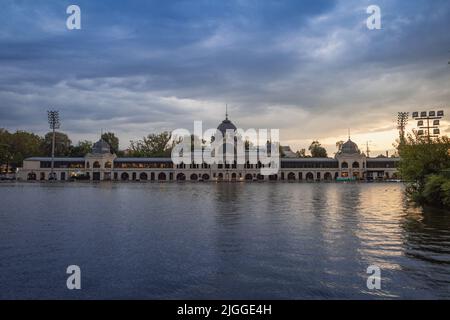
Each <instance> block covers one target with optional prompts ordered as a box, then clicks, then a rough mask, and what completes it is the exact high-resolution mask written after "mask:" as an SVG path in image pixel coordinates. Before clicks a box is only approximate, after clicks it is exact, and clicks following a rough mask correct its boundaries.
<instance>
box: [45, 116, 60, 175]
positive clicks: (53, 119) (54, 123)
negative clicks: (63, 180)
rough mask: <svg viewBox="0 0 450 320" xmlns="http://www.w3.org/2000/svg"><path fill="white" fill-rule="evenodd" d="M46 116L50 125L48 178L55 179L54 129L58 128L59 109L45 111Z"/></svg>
mask: <svg viewBox="0 0 450 320" xmlns="http://www.w3.org/2000/svg"><path fill="white" fill-rule="evenodd" d="M47 116H48V124H49V125H50V129H52V134H53V135H52V164H51V170H50V177H49V180H55V172H54V168H55V140H56V131H55V130H56V129H59V127H60V122H59V111H57V110H51V111H47Z"/></svg>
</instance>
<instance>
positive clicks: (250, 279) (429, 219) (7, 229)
mask: <svg viewBox="0 0 450 320" xmlns="http://www.w3.org/2000/svg"><path fill="white" fill-rule="evenodd" d="M403 192H404V190H403V185H402V184H384V183H380V184H376V183H373V184H334V183H330V184H326V183H313V184H307V183H303V184H302V183H292V184H291V183H242V184H241V183H230V184H228V183H219V184H217V183H204V184H203V183H162V184H158V183H99V184H89V183H43V184H40V183H1V184H0V194H1V207H0V298H2V299H13V298H69V299H72V298H73V299H79V298H87V299H96V298H102V299H104V298H106V299H109V298H126V299H135V298H149V299H166V298H169V299H177V298H181V299H185V298H198V299H213V298H214V299H215V298H219V299H247V298H252V299H265V298H270V299H329V298H330V299H374V298H413V299H415V298H425V299H428V298H450V213H449V212H442V211H425V212H424V211H423V210H422V209H420V208H414V207H413V206H411V205H409V204H408V203H407V201H406V199H405V197H404V193H403ZM73 264H74V265H78V266H80V268H81V285H82V289H81V290H73V291H70V290H68V289H67V288H66V279H67V277H68V275H67V274H66V268H67V266H69V265H73ZM370 265H377V266H379V267H380V269H381V290H369V289H368V288H367V286H366V281H367V277H368V274H367V273H366V270H367V267H368V266H370Z"/></svg>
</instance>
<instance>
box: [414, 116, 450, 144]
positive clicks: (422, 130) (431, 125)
mask: <svg viewBox="0 0 450 320" xmlns="http://www.w3.org/2000/svg"><path fill="white" fill-rule="evenodd" d="M443 117H444V111H443V110H439V111H422V112H417V111H416V112H413V118H414V120H417V127H418V128H419V130H418V131H417V134H418V135H419V136H426V137H427V140H428V142H429V143H431V139H432V138H437V137H439V135H440V134H441V131H440V129H439V126H440V125H441V123H440V120H441V119H442V118H443Z"/></svg>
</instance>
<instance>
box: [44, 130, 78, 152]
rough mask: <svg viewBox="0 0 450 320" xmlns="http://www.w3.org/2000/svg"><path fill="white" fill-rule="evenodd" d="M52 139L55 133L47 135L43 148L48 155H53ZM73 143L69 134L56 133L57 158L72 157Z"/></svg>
mask: <svg viewBox="0 0 450 320" xmlns="http://www.w3.org/2000/svg"><path fill="white" fill-rule="evenodd" d="M52 139H53V133H52V132H49V133H47V134H46V135H45V137H44V141H43V145H42V148H43V149H44V152H45V154H46V155H48V156H49V155H51V154H52ZM71 144H72V141H70V139H69V137H68V136H67V134H65V133H62V132H56V133H55V156H60V157H61V156H69V155H70V147H71Z"/></svg>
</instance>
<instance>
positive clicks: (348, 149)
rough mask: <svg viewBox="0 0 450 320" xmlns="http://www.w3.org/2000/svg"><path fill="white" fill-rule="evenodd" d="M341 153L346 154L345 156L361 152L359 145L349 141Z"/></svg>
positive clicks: (343, 146)
mask: <svg viewBox="0 0 450 320" xmlns="http://www.w3.org/2000/svg"><path fill="white" fill-rule="evenodd" d="M340 153H345V154H356V153H358V154H359V153H361V151H359V148H358V145H357V144H356V143H354V142H353V141H352V140H350V139H348V140H347V142H345V143H344V144H343V145H342V147H341V150H340Z"/></svg>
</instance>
